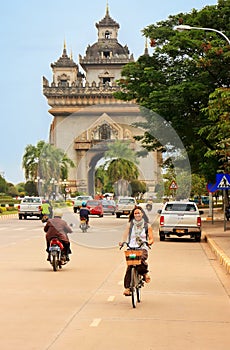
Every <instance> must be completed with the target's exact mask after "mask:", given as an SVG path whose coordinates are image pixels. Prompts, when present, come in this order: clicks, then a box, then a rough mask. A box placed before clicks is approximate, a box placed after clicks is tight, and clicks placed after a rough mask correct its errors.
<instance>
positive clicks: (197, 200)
mask: <svg viewBox="0 0 230 350" xmlns="http://www.w3.org/2000/svg"><path fill="white" fill-rule="evenodd" d="M191 202H195V203H196V204H198V205H202V204H203V205H204V204H207V205H208V204H209V196H194V198H193V199H191Z"/></svg>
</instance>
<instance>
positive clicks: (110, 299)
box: [107, 295, 115, 301]
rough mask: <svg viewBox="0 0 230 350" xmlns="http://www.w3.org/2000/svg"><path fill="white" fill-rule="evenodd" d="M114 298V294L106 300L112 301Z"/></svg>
mask: <svg viewBox="0 0 230 350" xmlns="http://www.w3.org/2000/svg"><path fill="white" fill-rule="evenodd" d="M114 299H115V296H114V295H110V296H109V297H108V299H107V300H108V301H114Z"/></svg>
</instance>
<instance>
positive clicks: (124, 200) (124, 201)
mask: <svg viewBox="0 0 230 350" xmlns="http://www.w3.org/2000/svg"><path fill="white" fill-rule="evenodd" d="M136 205H137V202H136V199H135V198H134V197H120V198H119V199H118V201H117V205H116V211H115V212H116V217H117V218H119V217H120V216H121V215H129V214H130V213H131V211H132V210H133V209H134V208H135V206H136Z"/></svg>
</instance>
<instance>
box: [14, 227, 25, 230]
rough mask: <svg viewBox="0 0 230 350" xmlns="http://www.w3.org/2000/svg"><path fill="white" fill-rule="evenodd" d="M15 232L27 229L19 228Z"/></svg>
mask: <svg viewBox="0 0 230 350" xmlns="http://www.w3.org/2000/svg"><path fill="white" fill-rule="evenodd" d="M14 230H15V231H22V230H25V228H24V227H18V228H15V229H14Z"/></svg>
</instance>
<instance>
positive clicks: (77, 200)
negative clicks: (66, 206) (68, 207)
mask: <svg viewBox="0 0 230 350" xmlns="http://www.w3.org/2000/svg"><path fill="white" fill-rule="evenodd" d="M89 199H93V197H92V196H77V197H76V198H75V200H74V204H73V211H74V213H76V212H77V211H78V210H79V209H80V207H81V205H82V202H87V201H88V200H89Z"/></svg>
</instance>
